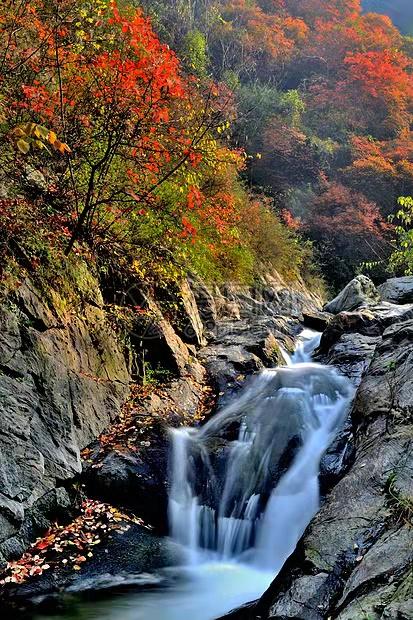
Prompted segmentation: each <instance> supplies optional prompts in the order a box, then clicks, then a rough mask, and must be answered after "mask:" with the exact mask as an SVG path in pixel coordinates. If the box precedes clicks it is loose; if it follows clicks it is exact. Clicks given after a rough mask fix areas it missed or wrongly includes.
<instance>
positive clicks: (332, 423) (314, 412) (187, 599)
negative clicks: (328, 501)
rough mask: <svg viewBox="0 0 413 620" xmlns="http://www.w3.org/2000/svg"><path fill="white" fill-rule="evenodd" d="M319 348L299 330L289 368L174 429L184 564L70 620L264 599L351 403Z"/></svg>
mask: <svg viewBox="0 0 413 620" xmlns="http://www.w3.org/2000/svg"><path fill="white" fill-rule="evenodd" d="M318 339H319V337H317V336H316V335H314V333H313V332H309V331H308V330H305V331H304V332H303V334H302V338H301V341H300V342H299V344H298V346H297V350H296V352H295V354H294V356H293V357H292V358H290V357H289V356H288V354H285V362H286V364H287V365H288V366H287V367H284V368H280V369H274V370H267V371H264V372H263V373H261V374H260V375H259V376H257V377H255V378H254V379H253V380H251V382H250V384H249V386H248V387H247V388H246V389H245V390H244V392H243V393H242V394H241V395H240V396H239V398H237V400H236V401H235V402H234V403H232V404H231V405H230V406H229V407H226V408H225V409H224V410H223V411H221V412H220V413H218V414H217V415H216V416H214V418H212V419H211V421H210V422H209V423H208V424H206V425H205V426H204V427H203V428H201V429H180V430H174V431H171V435H172V454H171V489H170V506H169V508H170V521H171V536H172V538H173V539H174V540H175V541H177V542H179V544H180V545H182V546H183V547H184V549H185V551H186V555H187V564H186V566H183V567H180V568H179V567H178V568H171V569H168V570H167V571H165V572H164V576H166V583H164V584H159V586H158V587H155V588H153V589H151V590H146V591H140V592H139V593H135V594H130V595H125V594H124V593H123V594H122V595H121V596H116V597H114V598H113V599H112V600H110V602H107V601H104V602H97V601H93V602H87V601H82V602H78V603H76V604H75V603H73V604H72V605H71V608H70V612H69V613H68V614H66V615H65V618H66V620H79V618H83V619H86V618H87V620H118V619H121V620H215V619H216V618H218V617H220V616H222V615H224V614H225V613H226V612H228V611H230V610H231V609H234V608H236V607H238V606H241V605H242V604H244V603H246V602H248V601H252V600H255V599H257V598H258V597H259V596H261V594H262V593H263V592H264V591H265V590H266V589H267V587H268V586H269V585H270V583H271V582H272V580H273V579H274V577H275V575H276V573H277V572H278V571H279V570H280V568H281V567H282V565H283V563H284V562H285V560H286V559H287V557H288V556H289V555H290V553H291V552H292V551H293V550H294V548H295V545H296V544H297V542H298V540H299V538H300V537H301V535H302V533H303V532H304V530H305V528H306V526H307V524H308V523H309V521H310V520H311V518H312V517H313V515H314V514H315V513H316V511H317V510H318V507H319V490H318V472H319V466H320V459H321V457H322V455H323V453H324V452H325V450H326V449H327V448H328V446H329V444H330V443H331V441H332V439H333V438H334V435H335V433H336V432H337V430H338V429H339V428H340V425H341V424H342V422H343V419H344V417H345V415H346V411H347V409H348V406H349V402H350V400H351V398H352V394H353V390H352V388H351V386H350V384H349V382H348V381H347V379H345V378H343V377H341V376H340V375H338V373H336V372H335V371H334V370H332V369H330V368H326V367H322V366H319V365H317V364H312V363H311V361H310V360H311V354H312V352H313V350H314V348H315V347H316V346H317V344H318ZM291 442H292V443H291ZM288 444H290V450H289V453H290V459H289V460H288V459H287V461H286V460H285V458H284V457H285V454H286V451H285V450H286V447H287V445H288ZM217 452H218V454H219V458H218V459H217V458H216V457H215V458H214V454H215V455H216V454H217ZM283 459H284V464H283V466H282V468H281V470H282V471H281V474H280V471H278V470H277V464H279V463H280V460H281V462H282V461H283ZM222 480H224V483H222ZM59 618H60V616H56V617H55V616H50V617H49V616H48V617H47V620H59ZM36 620H46V618H44V617H43V616H38V617H36Z"/></svg>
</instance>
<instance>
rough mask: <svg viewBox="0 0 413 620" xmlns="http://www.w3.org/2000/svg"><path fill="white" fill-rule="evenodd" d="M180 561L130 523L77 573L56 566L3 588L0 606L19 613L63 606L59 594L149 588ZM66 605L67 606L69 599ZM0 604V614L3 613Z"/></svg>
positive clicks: (161, 541) (168, 546) (171, 548)
mask: <svg viewBox="0 0 413 620" xmlns="http://www.w3.org/2000/svg"><path fill="white" fill-rule="evenodd" d="M121 525H128V524H127V523H121ZM180 562H182V551H181V550H180V549H179V548H178V547H177V546H176V545H173V544H172V543H170V542H169V540H168V539H166V538H160V537H158V536H156V535H154V534H153V533H151V532H150V531H149V530H147V529H146V528H144V527H142V526H140V525H135V524H132V525H130V527H129V529H128V531H126V532H124V533H121V532H115V533H113V534H112V538H111V539H109V540H108V541H106V543H104V544H102V545H100V546H98V547H95V548H94V552H93V558H92V559H90V560H88V561H87V562H85V563H84V564H83V565H82V570H81V571H78V572H75V571H73V570H72V569H71V567H70V566H69V567H67V568H66V567H64V566H57V567H55V568H54V570H51V571H45V572H44V573H43V574H42V575H41V576H39V577H35V578H32V579H30V580H29V581H28V582H27V583H25V584H23V585H20V586H18V587H14V586H11V587H9V588H7V590H5V591H4V592H3V597H2V602H1V603H2V605H4V606H6V605H7V606H8V607H9V608H10V607H11V606H12V605H16V604H17V605H18V608H19V610H20V611H22V610H24V609H28V610H33V609H34V608H37V607H42V606H45V605H46V604H47V606H48V608H49V610H50V609H53V601H55V603H57V602H58V600H59V601H61V602H63V604H64V599H62V595H63V594H77V595H80V594H84V595H86V596H90V593H94V594H96V593H97V592H102V591H108V590H112V591H115V590H117V589H122V590H124V589H125V588H128V587H133V588H136V587H148V586H149V587H150V586H152V587H153V586H154V585H158V584H160V583H161V582H162V581H166V577H164V576H163V574H162V569H163V568H165V567H171V566H174V565H177V564H178V563H180ZM68 604H69V606H70V600H69V601H68ZM2 605H0V611H3V610H2V609H1V607H2ZM6 609H7V607H6Z"/></svg>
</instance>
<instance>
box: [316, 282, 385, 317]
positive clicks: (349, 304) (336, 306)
mask: <svg viewBox="0 0 413 620" xmlns="http://www.w3.org/2000/svg"><path fill="white" fill-rule="evenodd" d="M379 301H380V294H379V292H378V291H377V289H376V287H375V286H374V284H373V282H372V281H371V280H370V278H367V277H366V276H357V277H356V278H354V280H352V281H351V282H349V283H348V284H347V286H346V287H345V288H344V289H343V290H342V291H341V293H339V294H338V295H337V297H335V298H334V299H333V300H332V301H330V302H329V303H328V304H326V305H325V306H324V311H325V312H331V313H332V314H338V313H339V312H345V311H348V312H351V311H352V310H356V309H357V308H360V307H365V306H370V305H375V304H377V303H378V302H379Z"/></svg>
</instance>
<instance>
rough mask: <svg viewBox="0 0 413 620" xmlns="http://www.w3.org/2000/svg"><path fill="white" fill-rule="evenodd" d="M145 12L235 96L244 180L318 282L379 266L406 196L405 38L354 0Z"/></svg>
mask: <svg viewBox="0 0 413 620" xmlns="http://www.w3.org/2000/svg"><path fill="white" fill-rule="evenodd" d="M145 5H146V6H147V7H148V10H150V11H151V12H152V15H153V19H154V24H155V26H156V27H157V29H158V31H159V32H160V34H161V36H162V37H163V38H165V39H166V40H167V41H168V43H169V44H170V45H171V46H172V47H173V48H174V49H176V50H177V51H178V53H179V55H180V56H181V57H182V58H183V59H184V60H185V64H186V66H187V68H188V69H189V70H193V71H194V72H195V73H197V74H198V75H205V74H211V75H213V76H214V79H215V80H217V81H224V82H225V83H226V84H227V85H228V86H229V87H230V88H231V90H232V91H233V92H234V96H235V101H236V109H237V119H236V121H235V124H234V125H233V127H232V135H233V139H234V140H236V142H237V144H238V145H240V146H241V147H242V148H245V149H246V151H247V153H248V155H249V157H250V159H249V162H250V164H249V167H248V178H249V180H250V182H251V183H253V184H254V185H255V186H256V185H259V186H262V187H264V188H265V190H266V191H267V192H269V194H270V195H271V196H272V197H273V198H274V200H275V204H276V207H277V209H278V210H279V211H281V212H283V213H284V215H285V219H286V221H288V222H289V224H290V226H292V227H293V228H296V229H299V230H300V231H301V232H302V233H304V234H305V235H307V236H309V237H310V238H311V239H313V240H315V241H316V243H317V249H318V253H319V259H320V261H321V264H322V266H323V268H324V271H325V273H326V274H327V276H328V278H329V279H330V280H331V281H333V282H335V283H343V282H344V281H346V280H347V279H348V277H349V276H351V275H352V274H353V273H354V270H356V269H357V268H358V266H359V265H360V264H361V263H363V262H366V261H367V262H370V261H373V262H377V261H384V262H385V261H386V258H387V256H388V255H389V253H390V252H391V251H392V239H393V237H394V235H393V233H392V231H391V228H390V226H389V222H388V216H389V215H390V214H392V213H393V212H394V211H395V209H396V205H397V198H398V197H399V196H400V195H404V194H409V193H411V191H412V181H413V176H412V172H413V169H412V152H411V147H412V136H411V132H410V124H411V114H412V93H413V91H412V78H411V67H412V53H413V52H412V44H411V40H410V39H409V38H403V37H402V35H401V34H400V32H399V31H398V30H397V28H396V27H395V26H394V25H393V24H392V22H391V20H390V19H389V18H388V17H387V16H384V15H377V14H362V10H361V2H360V0H351V1H347V0H346V1H342V0H333V1H327V0H311V1H308V0H306V1H304V0H302V1H300V0H298V1H297V0H294V1H293V0H276V1H265V0H255V1H254V2H246V1H245V0H231V1H230V2H221V3H220V2H218V1H214V0H206V1H205V0H200V1H198V2H191V3H188V2H185V1H176V2H173V3H168V4H167V5H165V3H163V2H157V1H156V0H145ZM377 273H378V272H377Z"/></svg>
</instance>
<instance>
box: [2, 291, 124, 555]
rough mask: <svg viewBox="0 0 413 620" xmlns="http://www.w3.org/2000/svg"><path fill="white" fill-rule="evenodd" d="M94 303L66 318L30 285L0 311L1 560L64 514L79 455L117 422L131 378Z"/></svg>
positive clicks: (21, 548)
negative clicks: (68, 485) (80, 314)
mask: <svg viewBox="0 0 413 620" xmlns="http://www.w3.org/2000/svg"><path fill="white" fill-rule="evenodd" d="M100 304H101V299H99V295H96V298H95V300H94V301H93V304H92V303H85V305H84V308H83V317H82V318H76V317H70V319H68V320H67V321H64V320H63V319H61V318H59V316H58V314H57V312H55V311H54V310H53V309H51V308H50V307H49V306H48V305H47V304H46V303H45V302H44V301H43V300H42V298H41V296H40V293H39V292H38V291H37V290H36V289H35V288H34V287H33V286H32V285H31V284H30V283H29V282H26V283H25V284H23V285H22V286H21V287H20V289H19V290H18V291H17V292H16V293H15V294H14V296H13V297H12V298H10V299H8V300H6V302H5V303H4V305H3V306H2V307H1V308H0V561H1V560H2V557H4V556H6V557H10V555H11V556H14V555H19V553H21V552H22V551H23V550H24V548H25V546H26V545H27V542H28V540H30V539H32V538H33V536H36V534H38V533H39V532H41V531H44V529H45V528H46V527H47V525H48V519H50V518H54V517H55V516H56V514H58V513H59V511H64V510H67V507H68V506H69V503H70V502H69V497H68V495H67V493H66V491H65V489H64V488H62V484H63V483H64V481H66V480H69V479H71V478H73V477H74V476H75V475H77V474H79V473H80V472H81V462H80V450H81V449H82V448H84V447H85V446H86V445H87V444H88V443H90V441H91V440H92V439H93V438H94V437H96V436H97V435H98V434H99V433H100V432H101V431H102V430H103V429H104V428H105V427H106V426H108V425H109V424H110V422H111V421H112V420H114V419H115V417H116V416H117V415H118V413H119V410H120V406H121V403H122V402H123V400H124V399H125V398H126V395H127V393H128V389H129V387H128V384H129V371H128V367H127V364H126V360H125V355H124V351H123V350H122V347H121V346H120V345H119V344H118V343H117V341H116V339H115V336H114V333H113V332H112V329H111V328H110V326H109V325H108V324H107V322H106V320H105V316H104V313H103V311H102V310H101V309H100V307H99V305H100Z"/></svg>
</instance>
